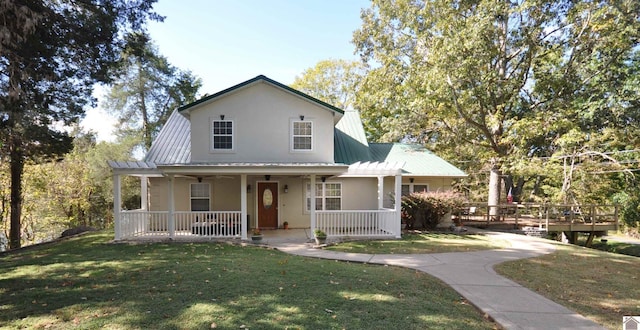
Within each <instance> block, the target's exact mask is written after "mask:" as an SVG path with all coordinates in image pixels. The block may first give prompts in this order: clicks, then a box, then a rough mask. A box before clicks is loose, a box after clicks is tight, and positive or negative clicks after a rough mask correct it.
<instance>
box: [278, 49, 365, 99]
mask: <svg viewBox="0 0 640 330" xmlns="http://www.w3.org/2000/svg"><path fill="white" fill-rule="evenodd" d="M365 74H366V67H365V65H364V64H363V63H362V62H358V61H347V60H334V59H330V60H322V61H320V62H318V63H317V64H316V65H315V66H314V67H312V68H309V69H306V70H304V72H302V74H301V75H299V76H296V79H295V80H294V81H293V84H291V87H293V88H295V89H297V90H300V91H302V92H305V93H307V94H309V95H311V96H313V97H315V98H318V99H319V100H322V101H324V102H327V103H329V104H331V105H333V106H336V107H338V108H341V109H352V108H354V106H355V103H356V94H357V92H358V89H359V84H360V81H361V80H362V79H363V78H364V76H365Z"/></svg>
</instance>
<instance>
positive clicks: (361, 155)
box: [333, 110, 372, 164]
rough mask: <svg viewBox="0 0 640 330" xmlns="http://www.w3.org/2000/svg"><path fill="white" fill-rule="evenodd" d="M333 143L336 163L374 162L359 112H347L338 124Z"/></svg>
mask: <svg viewBox="0 0 640 330" xmlns="http://www.w3.org/2000/svg"><path fill="white" fill-rule="evenodd" d="M333 142H334V143H333V145H334V151H333V153H334V159H335V162H336V163H342V164H353V163H356V162H368V161H371V160H372V159H371V153H370V152H369V143H368V142H367V136H366V134H365V133H364V127H363V126H362V120H360V115H359V114H358V112H357V111H354V110H347V111H345V113H344V116H342V119H340V121H339V122H338V123H337V124H336V129H335V130H334V136H333Z"/></svg>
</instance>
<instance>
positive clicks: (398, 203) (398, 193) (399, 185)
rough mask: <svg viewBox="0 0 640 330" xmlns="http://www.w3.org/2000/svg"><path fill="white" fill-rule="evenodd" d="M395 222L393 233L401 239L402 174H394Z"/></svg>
mask: <svg viewBox="0 0 640 330" xmlns="http://www.w3.org/2000/svg"><path fill="white" fill-rule="evenodd" d="M394 197H395V205H396V221H395V222H394V230H393V231H394V232H395V234H396V238H402V174H396V189H395V195H394Z"/></svg>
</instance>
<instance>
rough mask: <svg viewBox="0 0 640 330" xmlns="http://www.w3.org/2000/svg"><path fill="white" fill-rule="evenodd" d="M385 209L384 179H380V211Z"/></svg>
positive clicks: (380, 177) (381, 177)
mask: <svg viewBox="0 0 640 330" xmlns="http://www.w3.org/2000/svg"><path fill="white" fill-rule="evenodd" d="M383 207H384V177H383V176H379V177H378V210H382V208H383Z"/></svg>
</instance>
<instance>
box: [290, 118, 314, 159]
mask: <svg viewBox="0 0 640 330" xmlns="http://www.w3.org/2000/svg"><path fill="white" fill-rule="evenodd" d="M296 123H309V124H311V134H310V135H296V134H294V132H295V128H294V127H295V124H296ZM290 130H291V131H290V134H289V135H290V143H291V147H290V150H291V152H313V150H314V148H313V144H314V140H315V139H314V138H313V121H312V120H309V119H305V120H299V119H291V125H290ZM296 137H308V138H311V146H310V148H309V149H296V147H295V138H296Z"/></svg>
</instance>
